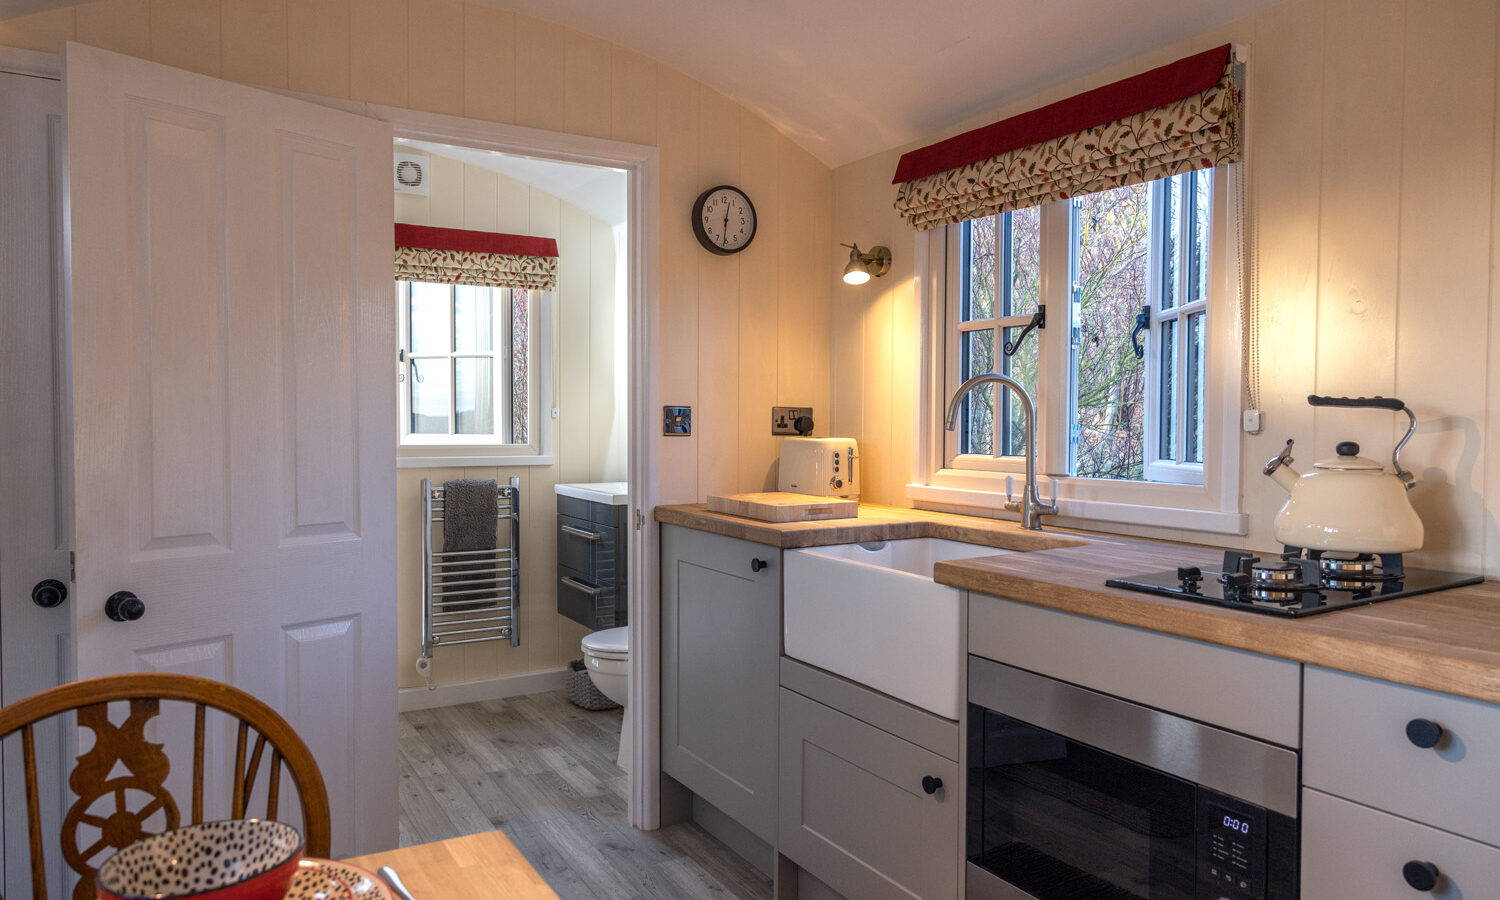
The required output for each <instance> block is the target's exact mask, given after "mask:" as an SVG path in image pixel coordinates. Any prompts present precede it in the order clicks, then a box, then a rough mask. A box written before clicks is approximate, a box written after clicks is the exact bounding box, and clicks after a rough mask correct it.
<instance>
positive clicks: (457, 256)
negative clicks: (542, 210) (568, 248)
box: [396, 224, 557, 291]
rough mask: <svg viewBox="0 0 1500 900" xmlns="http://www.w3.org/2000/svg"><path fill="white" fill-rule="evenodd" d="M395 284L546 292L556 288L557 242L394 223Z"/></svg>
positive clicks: (513, 235)
mask: <svg viewBox="0 0 1500 900" xmlns="http://www.w3.org/2000/svg"><path fill="white" fill-rule="evenodd" d="M396 280H397V281H430V282H436V283H439V284H469V285H474V286H476V287H508V288H530V289H533V290H541V291H550V290H552V289H553V288H554V287H556V285H557V241H555V240H553V239H552V238H541V237H530V236H528V235H524V234H498V233H495V232H489V231H465V230H463V229H461V228H431V227H428V226H426V225H399V224H398V225H397V226H396Z"/></svg>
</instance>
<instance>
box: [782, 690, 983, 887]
mask: <svg viewBox="0 0 1500 900" xmlns="http://www.w3.org/2000/svg"><path fill="white" fill-rule="evenodd" d="M926 776H930V777H933V778H940V779H942V784H943V786H942V787H940V788H938V789H937V791H936V792H935V793H933V794H927V793H925V792H924V790H923V787H922V779H923V778H924V777H926ZM962 801H963V793H962V791H960V790H959V777H958V764H957V763H955V762H953V761H952V760H949V759H944V758H943V757H942V756H939V755H938V754H936V753H933V752H931V751H929V750H926V749H924V748H922V747H919V746H917V745H916V744H913V743H911V742H909V741H904V740H902V739H901V738H898V737H896V736H894V735H892V734H889V733H887V732H885V731H881V730H880V729H879V728H876V727H874V726H873V725H868V724H866V723H864V722H861V721H860V720H858V719H855V718H853V717H852V716H846V715H844V714H843V713H841V712H839V711H837V710H835V709H832V708H831V707H827V706H824V705H823V704H821V703H817V702H815V701H813V700H809V699H807V698H806V697H803V696H802V695H801V694H797V693H795V692H793V691H789V690H787V689H785V688H782V689H781V803H780V810H781V811H780V824H779V827H778V831H777V851H778V852H779V853H781V854H782V855H784V856H786V857H787V858H788V859H790V860H792V861H793V862H795V863H796V864H797V865H798V866H800V867H802V868H803V869H805V870H807V872H808V873H810V874H811V875H812V876H814V877H815V878H817V879H818V880H820V881H822V882H824V883H825V884H827V885H828V886H829V887H831V888H833V889H834V890H836V891H838V892H839V893H840V894H843V895H844V896H846V897H858V898H861V900H867V898H868V900H880V898H891V900H911V898H914V897H931V898H942V900H951V898H953V897H956V896H958V870H959V858H958V824H959V815H960V810H961V807H962V805H963V802H962Z"/></svg>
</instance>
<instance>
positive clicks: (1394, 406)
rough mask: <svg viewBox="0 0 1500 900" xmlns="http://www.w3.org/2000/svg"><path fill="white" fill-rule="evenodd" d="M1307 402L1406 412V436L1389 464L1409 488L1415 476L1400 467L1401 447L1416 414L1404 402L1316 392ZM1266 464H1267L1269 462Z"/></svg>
mask: <svg viewBox="0 0 1500 900" xmlns="http://www.w3.org/2000/svg"><path fill="white" fill-rule="evenodd" d="M1307 404H1308V405H1309V406H1346V407H1354V408H1374V409H1388V410H1390V411H1391V412H1404V413H1406V418H1407V422H1408V425H1407V427H1406V436H1405V437H1403V438H1401V440H1400V441H1399V442H1398V443H1397V444H1396V449H1395V450H1393V451H1391V466H1392V467H1393V468H1394V469H1395V470H1396V477H1397V478H1399V479H1401V483H1402V484H1404V485H1406V489H1407V490H1411V486H1412V482H1414V481H1416V478H1417V476H1415V475H1413V474H1412V473H1410V472H1408V471H1407V470H1405V469H1403V468H1401V448H1402V447H1405V446H1406V442H1407V441H1409V440H1411V436H1412V435H1413V434H1414V433H1415V432H1416V430H1417V416H1416V413H1414V412H1412V411H1411V407H1409V406H1407V405H1406V403H1405V402H1403V401H1401V400H1398V399H1396V398H1395V397H1323V396H1319V395H1318V394H1308V395H1307ZM1267 465H1268V466H1269V463H1268V464H1267ZM1268 474H1269V473H1268Z"/></svg>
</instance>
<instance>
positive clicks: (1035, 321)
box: [1002, 303, 1047, 356]
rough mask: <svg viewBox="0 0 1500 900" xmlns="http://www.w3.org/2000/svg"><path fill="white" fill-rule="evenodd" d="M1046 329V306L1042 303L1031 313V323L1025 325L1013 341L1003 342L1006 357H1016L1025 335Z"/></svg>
mask: <svg viewBox="0 0 1500 900" xmlns="http://www.w3.org/2000/svg"><path fill="white" fill-rule="evenodd" d="M1046 327H1047V304H1045V303H1043V304H1041V305H1040V306H1038V307H1037V308H1036V312H1035V313H1033V314H1032V316H1031V321H1030V322H1027V323H1026V327H1025V328H1023V329H1021V333H1020V334H1018V335H1016V339H1015V340H1013V341H1006V342H1005V346H1004V347H1003V348H1002V349H1004V350H1005V355H1006V356H1015V355H1016V351H1018V350H1020V349H1021V343H1022V342H1023V341H1025V340H1026V335H1028V334H1031V330H1032V329H1033V328H1046Z"/></svg>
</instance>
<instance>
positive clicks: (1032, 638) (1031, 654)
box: [969, 575, 1302, 747]
mask: <svg viewBox="0 0 1500 900" xmlns="http://www.w3.org/2000/svg"><path fill="white" fill-rule="evenodd" d="M1103 577H1104V576H1102V575H1101V576H1100V578H1101V579H1102V578H1103ZM969 652H970V653H972V654H975V655H976V656H983V657H986V658H988V659H993V660H996V661H998V662H1003V663H1006V664H1008V665H1012V666H1016V667H1018V668H1022V669H1028V670H1030V671H1032V672H1037V673H1039V674H1042V675H1048V676H1050V677H1052V678H1056V679H1057V680H1059V681H1067V682H1071V683H1073V684H1077V685H1081V686H1083V687H1087V688H1093V689H1094V690H1096V691H1102V692H1103V693H1106V694H1113V695H1114V696H1116V697H1124V698H1125V699H1127V700H1134V701H1135V702H1137V703H1141V704H1144V705H1146V706H1154V707H1156V708H1157V709H1166V710H1171V711H1172V712H1174V713H1176V714H1177V715H1180V716H1184V717H1186V718H1189V719H1197V720H1198V721H1200V722H1207V723H1209V724H1211V725H1218V726H1220V727H1221V728H1227V729H1229V730H1230V731H1238V732H1240V733H1241V734H1247V735H1250V736H1252V737H1256V738H1259V739H1261V740H1263V741H1271V742H1272V743H1276V744H1280V745H1281V746H1283V747H1297V746H1299V743H1300V736H1301V725H1302V715H1301V712H1302V711H1301V699H1302V666H1301V664H1300V663H1294V662H1288V661H1286V660H1284V659H1272V658H1271V657H1269V656H1261V655H1259V654H1255V653H1247V652H1245V651H1243V650H1231V649H1229V648H1228V647H1218V646H1215V645H1213V644H1205V643H1203V642H1201V641H1193V640H1188V639H1187V638H1180V637H1175V636H1173V635H1167V634H1159V633H1157V632H1154V631H1147V630H1145V629H1142V628H1132V627H1130V626H1128V625H1117V624H1115V623H1113V622H1105V621H1102V620H1099V619H1091V618H1088V617H1087V616H1075V615H1073V614H1071V613H1065V612H1059V611H1057V610H1053V609H1046V608H1045V607H1041V606H1032V605H1030V604H1027V603H1019V602H1017V601H1014V600H1002V599H1000V598H998V597H991V596H988V595H986V594H977V593H973V592H970V593H969ZM1246 685H1255V702H1254V703H1247V702H1245V699H1244V698H1245V696H1246V694H1245V686H1246Z"/></svg>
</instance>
